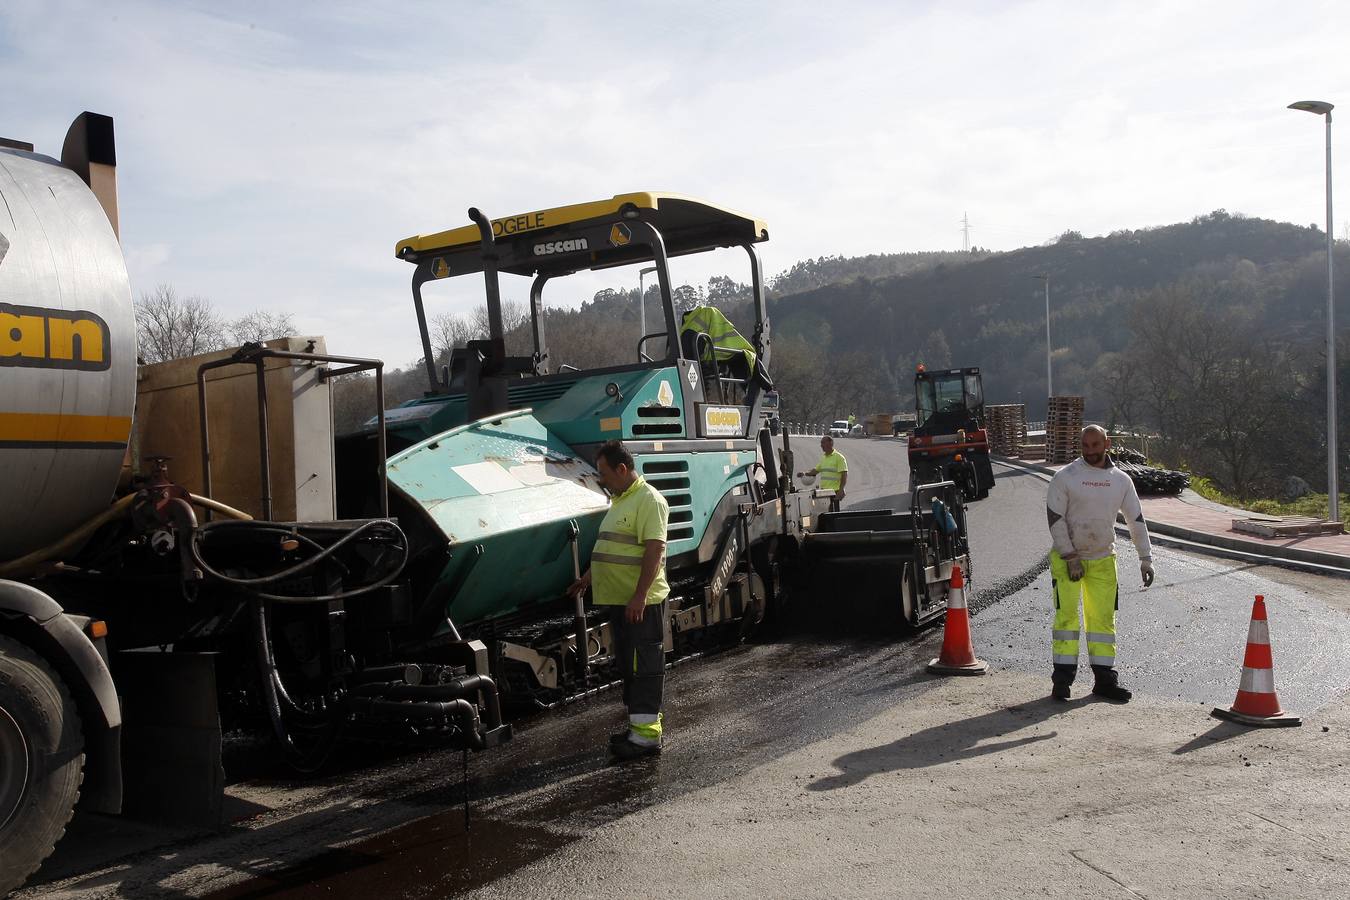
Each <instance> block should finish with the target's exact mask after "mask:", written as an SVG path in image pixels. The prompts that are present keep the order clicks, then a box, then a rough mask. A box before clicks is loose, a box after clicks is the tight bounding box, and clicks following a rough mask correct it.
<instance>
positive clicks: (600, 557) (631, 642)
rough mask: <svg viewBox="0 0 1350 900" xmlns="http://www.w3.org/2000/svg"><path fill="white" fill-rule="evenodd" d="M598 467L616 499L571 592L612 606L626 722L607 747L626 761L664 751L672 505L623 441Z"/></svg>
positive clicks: (603, 453) (604, 451) (608, 445)
mask: <svg viewBox="0 0 1350 900" xmlns="http://www.w3.org/2000/svg"><path fill="white" fill-rule="evenodd" d="M595 468H596V471H597V472H598V473H599V474H600V483H601V484H602V485H604V488H605V490H607V491H609V494H610V497H611V498H612V499H611V501H610V506H609V511H608V512H606V513H605V518H604V519H603V520H602V521H601V522H600V534H599V535H598V536H597V538H596V541H595V549H594V551H592V553H591V566H590V568H589V569H587V570H586V572H585V573H584V574H583V575H582V576H581V577H580V578H578V579H577V580H576V581H575V582H573V584H572V586H571V587H570V588H568V593H569V594H571V595H572V596H575V595H576V594H577V593H578V592H580V591H584V590H586V588H587V587H590V588H591V589H592V593H593V595H594V598H595V605H596V606H608V607H611V608H612V609H613V610H614V614H613V618H612V619H611V624H612V627H613V629H614V635H615V651H614V652H615V659H617V660H618V663H619V671H620V672H621V673H622V675H623V702H624V705H625V706H627V707H628V726H627V727H626V728H625V729H624V730H623V731H621V732H619V733H618V734H616V735H613V736H612V737H611V738H610V742H609V749H610V752H612V753H613V754H614V756H615V757H616V758H617V759H618V760H619V761H620V762H627V761H628V760H630V759H638V758H639V757H643V756H651V755H653V754H657V753H660V752H661V734H662V728H661V719H662V716H661V701H662V695H663V693H664V690H665V675H666V651H665V622H666V598H667V597H668V596H669V595H670V586H669V585H668V584H667V583H666V571H665V570H666V565H665V563H666V525H667V523H668V522H669V520H670V506H669V504H667V503H666V498H665V497H662V496H661V494H660V492H659V491H657V490H656V488H654V487H652V486H651V485H650V484H648V483H647V481H646V479H644V478H643V477H642V476H640V475H638V474H637V469H636V467H635V466H634V463H633V456H632V454H631V453H629V452H628V450H627V449H626V448H625V447H624V446H623V444H621V443H620V442H619V441H606V442H605V443H604V444H602V445H601V447H600V450H599V451H598V452H597V453H596V458H595Z"/></svg>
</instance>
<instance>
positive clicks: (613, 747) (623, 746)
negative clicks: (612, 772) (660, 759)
mask: <svg viewBox="0 0 1350 900" xmlns="http://www.w3.org/2000/svg"><path fill="white" fill-rule="evenodd" d="M609 752H610V753H611V754H613V755H614V760H615V762H621V763H625V762H631V761H632V760H635V759H641V758H642V757H644V756H660V755H661V744H660V743H656V744H635V743H633V742H632V741H631V740H628V739H627V738H625V739H624V740H622V741H616V742H614V743H612V744H610V745H609Z"/></svg>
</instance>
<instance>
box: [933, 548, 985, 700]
mask: <svg viewBox="0 0 1350 900" xmlns="http://www.w3.org/2000/svg"><path fill="white" fill-rule="evenodd" d="M949 588H950V590H948V592H947V624H946V626H945V628H944V629H943V632H942V654H941V655H940V656H939V657H938V658H937V659H935V660H932V661H931V662H929V663H928V671H930V672H932V673H933V674H935V675H983V674H984V673H985V670H986V669H988V668H989V664H988V663H987V662H985V661H984V660H982V659H976V658H975V645H974V644H973V643H971V640H970V611H969V610H968V609H966V580H965V578H964V577H962V575H961V567H960V566H952V580H951V584H950V585H949Z"/></svg>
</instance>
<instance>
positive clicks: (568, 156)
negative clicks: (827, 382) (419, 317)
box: [0, 0, 1350, 362]
mask: <svg viewBox="0 0 1350 900" xmlns="http://www.w3.org/2000/svg"><path fill="white" fill-rule="evenodd" d="M1300 9H1301V15H1299V16H1298V17H1294V16H1288V17H1285V18H1280V17H1279V16H1275V15H1272V13H1271V11H1270V8H1269V7H1268V6H1267V5H1266V4H1260V3H1253V2H1235V3H1217V2H1204V3H1196V4H1185V5H1179V4H1169V3H1161V2H1136V3H1123V2H1120V3H1099V4H1072V3H1061V2H1023V3H1012V4H1009V3H986V4H975V5H963V6H961V7H952V6H950V5H945V4H930V3H915V2H907V3H901V4H894V3H875V4H849V5H846V6H839V7H838V8H837V9H825V8H822V7H821V6H820V5H819V4H818V3H811V4H807V3H796V2H791V3H777V4H773V5H765V6H760V5H754V4H735V3H732V4H726V3H688V4H682V5H680V7H679V8H678V10H673V8H672V7H670V6H669V5H668V4H657V3H635V2H629V3H623V4H618V3H603V4H588V5H578V6H566V7H564V6H555V5H542V4H533V3H499V4H491V5H471V4H470V5H458V4H457V5H448V4H431V3H429V4H423V5H419V4H416V3H411V4H409V3H400V4H391V3H385V4H380V3H331V4H322V5H305V4H293V5H290V6H275V5H252V6H247V5H246V6H239V7H220V6H218V5H215V4H206V3H196V4H194V3H169V2H162V3H149V2H139V3H137V2H122V3H118V4H97V3H92V2H90V3H83V2H59V0H58V2H49V3H43V4H38V3H33V2H22V0H20V2H12V3H7V4H5V6H4V8H3V9H0V77H3V78H4V79H5V80H6V83H10V84H22V85H23V86H24V90H23V91H22V92H21V93H20V94H19V95H18V96H15V97H11V98H10V99H11V102H10V103H9V104H8V105H7V110H6V117H7V121H6V124H5V128H4V132H5V133H6V134H10V135H12V136H15V137H27V138H28V139H31V140H34V141H39V142H40V144H41V145H42V146H40V147H39V149H46V150H47V152H54V151H56V150H58V149H59V143H60V139H61V136H62V135H63V134H64V129H65V126H66V125H67V124H68V123H69V120H70V119H71V118H72V117H73V115H74V114H75V113H77V112H78V111H79V110H81V109H95V110H98V111H102V112H107V113H109V114H111V115H113V116H114V117H115V119H116V122H117V128H118V141H119V162H120V167H119V169H120V175H119V177H120V179H121V188H122V190H121V201H122V202H121V210H122V217H123V237H124V240H125V242H126V247H127V248H128V249H127V253H128V261H129V265H130V266H131V269H132V274H133V278H134V279H135V282H134V283H133V287H134V288H136V289H137V290H140V289H144V288H147V287H150V286H152V285H150V284H141V283H140V281H141V280H142V279H154V281H155V282H159V281H170V282H172V283H174V284H175V285H176V286H178V287H179V288H180V290H182V291H184V292H187V293H197V294H202V295H204V296H208V297H211V298H212V299H213V300H215V301H216V302H217V303H218V304H219V305H221V306H222V307H223V308H224V309H225V310H226V311H227V312H229V313H232V314H233V313H239V312H243V311H245V310H248V309H253V308H257V307H259V306H263V307H270V308H275V309H280V310H289V311H292V312H294V313H295V315H296V320H297V322H299V323H302V324H303V326H304V327H306V328H307V329H311V330H314V331H326V332H327V333H328V336H329V345H330V347H331V348H333V349H335V350H336V351H338V352H348V353H358V354H374V355H381V356H386V357H388V358H389V359H390V360H391V361H395V362H402V361H406V360H407V359H411V358H414V357H415V356H416V355H417V354H418V352H419V348H418V346H417V339H416V335H415V329H414V325H413V316H412V312H411V301H410V299H409V291H408V278H409V276H410V274H411V271H410V267H409V266H407V265H406V264H403V263H401V262H399V261H397V260H396V259H394V258H393V246H394V243H395V242H396V241H397V240H399V239H401V238H403V237H407V236H409V235H411V234H415V233H419V232H420V233H425V232H431V231H437V230H441V229H444V228H448V227H453V226H456V225H459V224H464V223H466V221H467V220H466V218H465V210H466V209H467V207H468V206H470V205H477V206H481V207H482V208H484V209H485V211H487V212H488V213H489V214H490V215H498V216H500V215H506V214H511V213H515V212H521V211H525V210H529V209H539V208H544V207H549V206H555V205H561V204H566V203H572V202H578V201H583V200H590V199H595V198H598V197H606V196H610V195H613V194H615V193H620V192H624V191H630V190H670V191H674V192H678V193H687V194H692V195H694V196H702V197H704V198H706V199H708V200H710V201H713V202H716V203H720V204H724V205H728V206H732V207H734V208H738V209H743V210H746V211H748V212H751V213H753V214H755V215H757V216H759V217H761V218H764V219H765V220H767V221H768V223H769V225H770V230H771V234H772V236H773V240H772V241H771V242H770V243H769V244H768V245H766V246H764V248H763V257H764V259H765V268H766V271H767V273H768V274H770V275H771V274H773V273H774V272H776V271H781V270H783V269H786V268H787V267H789V266H790V265H791V264H792V263H793V262H795V261H796V260H798V259H800V258H803V257H815V256H819V255H823V254H861V253H876V252H888V251H902V250H920V249H956V248H959V247H960V245H961V233H960V227H959V221H960V219H961V216H962V214H963V213H966V212H968V213H969V215H970V219H971V222H972V224H973V226H974V231H973V233H972V241H973V242H974V243H976V244H978V245H980V246H988V247H993V248H1012V247H1016V246H1021V245H1025V244H1034V243H1039V242H1040V241H1043V240H1045V239H1046V238H1049V237H1052V236H1053V235H1056V234H1059V233H1060V232H1062V231H1064V230H1065V229H1067V228H1075V229H1078V230H1080V231H1082V232H1083V233H1085V234H1088V235H1091V234H1101V233H1106V232H1109V231H1112V230H1116V229H1120V228H1135V227H1145V226H1149V225H1157V224H1164V223H1168V222H1174V221H1180V220H1186V219H1189V218H1191V217H1192V216H1194V215H1196V214H1199V213H1204V212H1208V211H1210V210H1212V209H1215V208H1219V207H1225V208H1227V209H1229V210H1231V211H1241V212H1244V213H1247V214H1249V215H1257V216H1268V217H1272V218H1279V219H1286V220H1292V221H1296V222H1299V223H1306V222H1309V221H1318V220H1320V218H1321V215H1322V213H1321V209H1322V206H1321V190H1322V188H1321V184H1322V181H1321V179H1322V171H1321V157H1320V134H1319V133H1318V131H1317V129H1316V127H1315V123H1314V122H1313V120H1312V119H1311V117H1308V116H1306V115H1303V116H1300V115H1296V114H1294V113H1292V112H1289V111H1286V110H1284V109H1283V107H1284V106H1285V105H1286V104H1287V103H1289V102H1290V101H1292V100H1294V99H1301V98H1302V97H1303V96H1304V95H1305V94H1306V95H1317V96H1325V97H1326V98H1328V99H1331V100H1333V101H1335V100H1336V99H1338V98H1350V67H1347V65H1346V64H1344V63H1341V62H1339V60H1340V59H1341V55H1340V53H1339V48H1338V47H1337V46H1333V43H1332V38H1333V37H1334V36H1336V35H1341V34H1345V33H1347V28H1346V26H1347V25H1348V24H1350V12H1347V11H1346V9H1343V7H1342V5H1340V4H1330V3H1317V4H1310V5H1306V6H1300ZM222 10H225V11H222ZM1296 18H1297V19H1298V21H1295V19H1296ZM1308 20H1316V21H1319V22H1321V23H1322V25H1321V27H1319V28H1318V29H1309V28H1306V27H1304V26H1303V24H1302V22H1304V21H1308ZM1346 103H1347V104H1350V99H1346ZM11 123H12V124H11ZM1339 158H1340V157H1339V156H1338V159H1339ZM161 247H162V248H163V251H162V255H161V251H160V250H159V249H156V248H161ZM170 248H171V252H170ZM678 265H679V266H680V272H679V273H678V274H677V277H676V280H677V281H692V282H696V283H697V282H700V281H705V280H706V278H707V277H708V276H709V275H711V274H715V273H716V272H718V271H720V270H719V269H717V268H714V266H726V265H732V266H733V268H732V270H731V271H729V272H728V274H731V275H732V276H733V277H736V278H738V279H742V280H744V279H745V278H746V277H748V276H747V273H746V270H745V269H744V268H743V262H742V261H740V260H735V261H733V262H731V263H728V262H725V261H721V260H720V259H719V260H718V261H716V262H708V261H702V262H701V261H698V260H682V261H680V263H679V264H678ZM621 278H622V279H627V278H628V273H624V272H613V273H602V274H600V275H596V276H592V277H589V278H587V279H581V280H580V281H579V283H578V284H577V285H575V286H569V285H568V284H567V283H566V282H563V283H560V284H557V285H555V286H551V290H550V297H551V299H552V302H560V303H568V304H574V303H578V302H580V301H581V300H583V299H586V298H588V297H589V296H590V293H591V292H593V290H594V289H596V287H597V286H605V285H609V284H612V285H615V286H619V285H622V286H629V285H628V281H627V280H624V281H620V280H618V279H621ZM631 280H633V281H635V275H634V277H633V279H631ZM480 289H481V286H480V285H478V284H472V285H470V284H466V285H464V286H463V290H462V291H461V292H460V293H459V294H456V299H455V300H453V301H449V300H447V302H450V303H452V305H453V304H467V303H468V302H470V301H469V299H468V298H469V297H470V296H474V295H476V291H478V290H480ZM457 290H458V288H457ZM335 310H344V311H347V313H346V314H344V315H341V316H338V315H334V311H335Z"/></svg>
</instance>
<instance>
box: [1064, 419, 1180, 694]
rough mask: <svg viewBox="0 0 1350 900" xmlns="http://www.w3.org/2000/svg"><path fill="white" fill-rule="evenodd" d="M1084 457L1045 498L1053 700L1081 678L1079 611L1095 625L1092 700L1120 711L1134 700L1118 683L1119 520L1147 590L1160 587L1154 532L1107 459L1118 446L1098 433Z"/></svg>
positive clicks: (1090, 435)
mask: <svg viewBox="0 0 1350 900" xmlns="http://www.w3.org/2000/svg"><path fill="white" fill-rule="evenodd" d="M1082 449H1083V455H1082V456H1081V457H1079V458H1078V459H1076V460H1074V461H1073V462H1072V463H1070V464H1069V465H1067V466H1065V467H1064V468H1063V469H1060V470H1059V471H1058V472H1057V473H1055V477H1054V478H1053V479H1051V481H1050V489H1049V491H1048V492H1047V493H1046V497H1045V511H1046V517H1047V519H1048V520H1049V522H1050V538H1051V540H1052V542H1053V544H1054V546H1053V549H1051V551H1050V575H1051V577H1052V578H1053V579H1054V595H1055V624H1054V631H1053V634H1052V641H1051V646H1052V647H1053V653H1054V671H1053V674H1052V675H1051V676H1050V678H1051V682H1052V684H1053V688H1052V690H1051V692H1050V693H1051V696H1053V697H1055V698H1057V699H1059V700H1068V699H1069V686H1070V685H1071V684H1073V680H1074V676H1076V675H1077V674H1078V638H1079V633H1080V632H1081V631H1082V630H1083V621H1082V619H1081V618H1080V617H1079V613H1078V604H1079V601H1080V599H1081V601H1082V604H1083V613H1084V615H1083V618H1085V619H1086V620H1087V652H1088V662H1089V663H1091V665H1092V672H1093V674H1094V675H1095V676H1096V681H1095V684H1094V685H1093V688H1092V693H1094V694H1097V695H1098V696H1100V697H1105V698H1106V699H1108V700H1114V701H1115V702H1117V703H1126V702H1128V701H1129V699H1130V697H1131V694H1130V692H1129V691H1127V690H1126V689H1125V688H1123V687H1121V685H1120V683H1119V681H1118V679H1117V676H1116V610H1117V609H1119V608H1120V588H1119V585H1118V583H1117V580H1116V513H1118V512H1123V513H1125V521H1127V522H1128V523H1129V525H1130V537H1132V538H1133V539H1134V547H1135V549H1136V550H1138V551H1139V574H1140V576H1141V577H1142V578H1143V581H1144V587H1148V586H1149V585H1151V584H1152V583H1153V557H1152V555H1151V553H1152V552H1151V549H1150V547H1149V540H1148V527H1147V526H1146V525H1145V524H1144V513H1143V510H1142V509H1141V508H1140V506H1139V495H1138V494H1136V493H1135V490H1134V482H1132V481H1131V480H1130V476H1128V475H1126V474H1125V473H1124V472H1122V471H1121V470H1120V469H1118V468H1116V466H1115V464H1114V463H1113V462H1112V461H1111V457H1110V455H1108V453H1107V451H1108V450H1110V449H1111V439H1110V438H1109V437H1107V435H1106V431H1105V430H1104V429H1102V428H1101V427H1100V426H1097V425H1089V426H1088V427H1086V428H1084V429H1083V434H1082Z"/></svg>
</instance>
